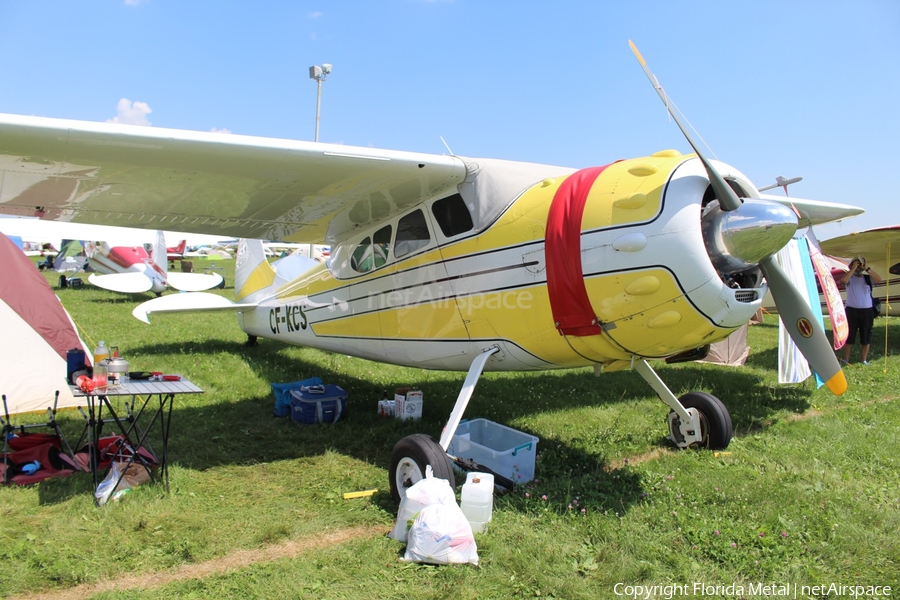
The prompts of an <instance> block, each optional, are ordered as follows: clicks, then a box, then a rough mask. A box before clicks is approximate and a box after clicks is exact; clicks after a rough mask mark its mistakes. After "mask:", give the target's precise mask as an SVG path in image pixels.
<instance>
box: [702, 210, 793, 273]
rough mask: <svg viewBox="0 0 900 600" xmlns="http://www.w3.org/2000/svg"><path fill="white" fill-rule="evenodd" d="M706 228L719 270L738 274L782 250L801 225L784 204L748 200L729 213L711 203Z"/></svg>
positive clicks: (706, 239) (705, 215)
mask: <svg viewBox="0 0 900 600" xmlns="http://www.w3.org/2000/svg"><path fill="white" fill-rule="evenodd" d="M702 226H703V240H704V242H705V243H706V250H707V252H708V253H709V256H710V258H711V259H712V261H713V264H714V265H715V266H716V268H717V269H718V270H719V271H720V272H722V273H738V272H740V271H745V270H747V269H749V268H752V267H755V266H756V265H757V264H759V262H760V261H762V260H765V259H766V258H768V257H770V256H772V255H773V254H775V253H776V252H778V251H779V250H781V249H782V248H783V247H784V246H785V244H787V243H788V242H789V241H790V239H791V237H792V236H793V235H794V233H795V232H796V231H797V226H798V221H797V215H795V214H794V212H793V211H792V210H791V209H790V208H788V207H786V206H784V205H783V204H779V203H777V202H770V201H768V200H757V199H744V201H743V203H742V204H741V205H740V206H739V207H737V208H735V209H733V210H727V211H725V210H722V208H721V207H720V206H719V203H718V202H711V203H710V204H709V205H708V206H707V207H706V209H704V213H703V218H702Z"/></svg>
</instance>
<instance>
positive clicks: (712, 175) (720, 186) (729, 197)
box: [628, 40, 742, 210]
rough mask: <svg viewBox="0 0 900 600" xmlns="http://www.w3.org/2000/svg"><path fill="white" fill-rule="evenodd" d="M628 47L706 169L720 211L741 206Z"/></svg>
mask: <svg viewBox="0 0 900 600" xmlns="http://www.w3.org/2000/svg"><path fill="white" fill-rule="evenodd" d="M628 45H629V46H631V51H632V52H634V56H635V58H637V60H638V62H639V63H640V64H641V68H642V69H644V74H645V75H646V76H647V79H649V80H650V83H651V84H652V85H653V89H655V90H656V93H657V94H659V98H660V100H662V101H663V104H665V105H666V110H667V111H669V114H670V115H671V116H672V119H673V120H674V121H675V124H676V125H678V129H680V130H681V135H683V136H684V138H685V139H686V140H687V142H688V144H690V145H691V148H693V149H694V153H695V154H696V155H697V158H699V159H700V162H701V163H703V168H704V169H706V174H707V176H708V177H709V183H710V185H712V187H713V191H714V192H715V193H716V198H718V199H719V205H720V206H721V207H722V210H734V209H736V208H737V207H739V206H740V205H741V204H742V201H741V199H740V198H739V197H738V195H737V194H736V193H735V192H734V190H733V189H731V186H730V185H728V182H727V181H725V178H724V177H722V175H720V174H719V172H718V171H716V169H715V168H714V167H713V166H712V163H711V162H709V160H708V159H707V158H706V156H704V154H703V153H702V152H701V151H700V147H699V146H698V145H697V144H696V143H695V142H694V139H693V138H692V137H691V135H690V134H689V133H688V130H687V127H685V126H684V124H683V123H682V122H681V119H680V118H679V117H678V114H677V113H676V112H675V111H674V110H672V107H671V106H670V105H669V97H668V96H667V95H666V91H665V90H664V89H663V88H662V86H661V85H660V84H659V80H658V79H656V75H654V74H653V73H652V72H651V71H650V67H648V66H647V61H645V60H644V57H643V56H641V53H640V51H639V50H638V49H637V46H635V45H634V42H632V41H631V40H628Z"/></svg>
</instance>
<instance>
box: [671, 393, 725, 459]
mask: <svg viewBox="0 0 900 600" xmlns="http://www.w3.org/2000/svg"><path fill="white" fill-rule="evenodd" d="M678 401H679V402H681V404H682V406H684V407H685V408H694V409H696V410H697V412H698V413H700V442H699V443H698V444H695V446H697V447H700V448H709V449H711V450H724V449H725V448H727V447H728V444H729V443H730V442H731V438H732V436H733V435H734V430H733V429H732V426H731V415H730V414H728V409H727V408H725V405H724V404H723V403H722V401H721V400H719V399H718V398H716V397H715V396H713V395H711V394H706V393H704V392H689V393H687V394H685V395H684V396H682V397H681V398H679V399H678ZM680 425H681V419H679V418H678V415H677V414H675V413H674V412H673V413H670V414H669V433H670V434H671V435H672V439H675V440H677V439H679V438H680V437H681V431H680V429H679V426H680Z"/></svg>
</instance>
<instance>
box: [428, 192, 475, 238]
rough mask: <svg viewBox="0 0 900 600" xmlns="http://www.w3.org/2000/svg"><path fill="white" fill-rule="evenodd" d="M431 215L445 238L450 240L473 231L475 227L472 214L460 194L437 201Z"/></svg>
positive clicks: (432, 207)
mask: <svg viewBox="0 0 900 600" xmlns="http://www.w3.org/2000/svg"><path fill="white" fill-rule="evenodd" d="M431 213H432V214H433V215H434V220H435V221H437V224H438V226H440V228H441V233H443V234H444V237H448V238H450V237H453V236H455V235H459V234H461V233H465V232H467V231H471V230H472V229H473V228H474V227H475V225H474V224H473V223H472V214H471V213H470V212H469V208H468V207H467V206H466V202H465V200H463V198H462V196H460V195H459V194H453V195H452V196H447V197H446V198H441V199H440V200H437V201H436V202H435V203H434V204H432V205H431Z"/></svg>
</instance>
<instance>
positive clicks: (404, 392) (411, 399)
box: [394, 388, 423, 421]
mask: <svg viewBox="0 0 900 600" xmlns="http://www.w3.org/2000/svg"><path fill="white" fill-rule="evenodd" d="M422 401H423V396H422V392H420V391H418V390H410V389H409V388H400V389H398V390H397V394H396V395H395V396H394V416H395V417H396V418H398V419H400V420H402V421H405V420H407V419H412V420H414V421H418V420H419V419H421V418H422V403H423V402H422Z"/></svg>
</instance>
